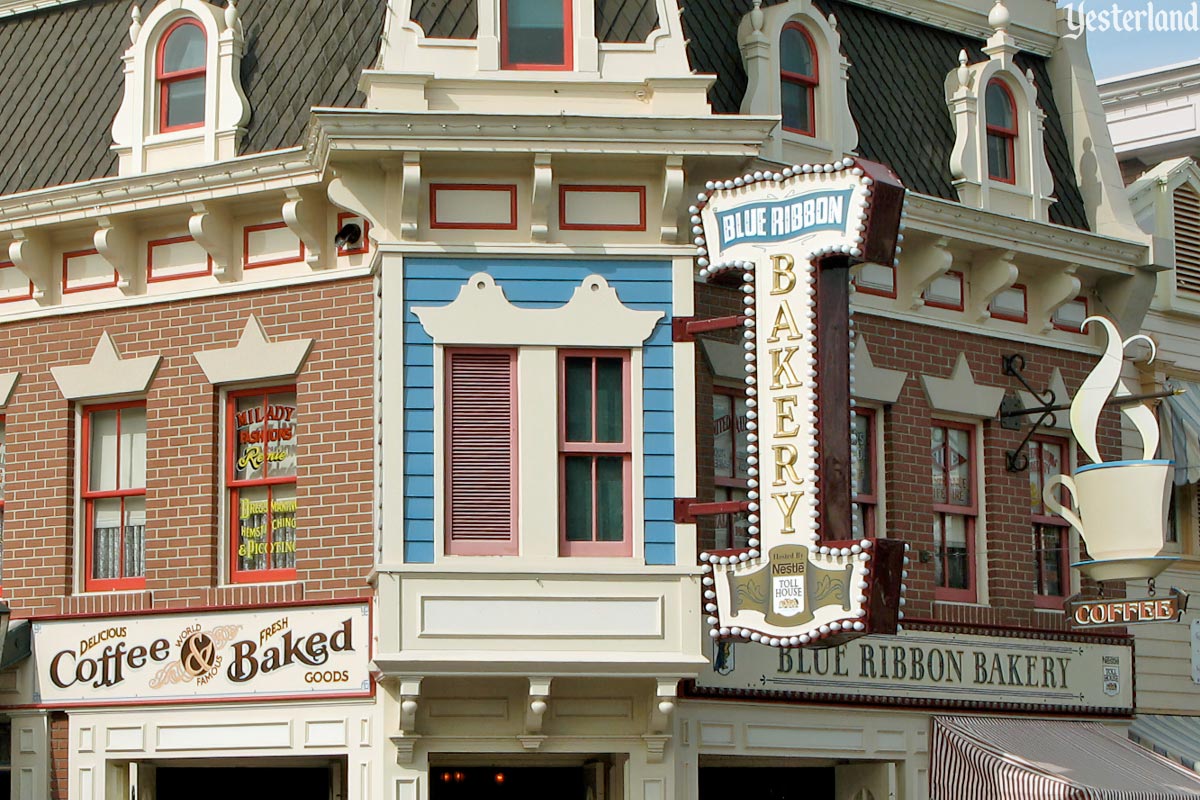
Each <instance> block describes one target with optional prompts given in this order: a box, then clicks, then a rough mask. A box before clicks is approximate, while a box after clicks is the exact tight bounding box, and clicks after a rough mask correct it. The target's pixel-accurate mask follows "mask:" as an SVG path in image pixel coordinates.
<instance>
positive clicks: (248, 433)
mask: <svg viewBox="0 0 1200 800" xmlns="http://www.w3.org/2000/svg"><path fill="white" fill-rule="evenodd" d="M264 417H265V412H264V410H263V396H262V395H260V394H259V395H253V396H251V397H239V398H238V399H237V402H236V404H235V406H234V420H233V422H234V435H235V436H236V437H237V439H236V445H235V447H234V464H233V477H234V479H235V480H239V481H241V480H251V479H254V478H262V477H264V472H263V465H264V464H266V460H267V459H266V451H265V450H264V449H263V438H264V434H263V430H264V426H263V422H264Z"/></svg>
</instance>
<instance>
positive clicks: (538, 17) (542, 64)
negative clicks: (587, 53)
mask: <svg viewBox="0 0 1200 800" xmlns="http://www.w3.org/2000/svg"><path fill="white" fill-rule="evenodd" d="M572 42H573V38H572V34H571V0H501V5H500V65H501V67H503V68H504V69H556V70H557V69H565V70H569V69H571V62H572V59H571V46H572Z"/></svg>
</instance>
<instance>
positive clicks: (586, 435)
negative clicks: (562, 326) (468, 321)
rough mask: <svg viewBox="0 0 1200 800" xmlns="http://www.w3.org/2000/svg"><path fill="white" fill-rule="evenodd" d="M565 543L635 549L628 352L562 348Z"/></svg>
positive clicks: (625, 551)
mask: <svg viewBox="0 0 1200 800" xmlns="http://www.w3.org/2000/svg"><path fill="white" fill-rule="evenodd" d="M558 363H559V426H558V428H559V437H558V441H559V445H558V451H559V459H558V460H559V485H560V491H559V508H560V511H559V514H560V525H561V528H560V530H561V534H560V539H559V547H560V552H561V553H562V555H567V556H605V555H609V556H627V555H630V554H631V553H632V544H633V539H632V530H631V529H632V527H633V524H632V500H631V493H632V482H633V446H632V442H631V438H632V437H631V433H630V424H631V420H630V403H629V397H630V360H629V352H628V351H611V350H595V351H591V350H561V351H559V362H558Z"/></svg>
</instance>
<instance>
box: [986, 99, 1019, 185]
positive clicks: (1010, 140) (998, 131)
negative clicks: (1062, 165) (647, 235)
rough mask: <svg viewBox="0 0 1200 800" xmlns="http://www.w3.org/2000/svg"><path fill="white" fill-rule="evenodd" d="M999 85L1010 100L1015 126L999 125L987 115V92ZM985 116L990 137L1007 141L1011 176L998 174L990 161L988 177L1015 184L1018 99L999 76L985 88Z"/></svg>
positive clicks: (1009, 104)
mask: <svg viewBox="0 0 1200 800" xmlns="http://www.w3.org/2000/svg"><path fill="white" fill-rule="evenodd" d="M993 86H998V87H1000V89H1001V90H1002V91H1003V92H1004V98H1005V99H1006V100H1007V101H1008V108H1009V110H1010V111H1011V112H1012V120H1013V126H1012V127H1011V128H1006V127H1004V126H1003V125H998V124H995V123H993V122H992V120H991V119H990V118H986V117H987V92H988V91H989V90H990V89H991V88H992V87H993ZM984 116H985V122H986V124H987V135H988V137H989V138H990V137H993V136H994V137H996V138H999V139H1003V140H1004V142H1005V148H1004V151H1005V158H1006V160H1007V162H1008V172H1009V175H1010V177H1008V178H1005V177H1002V176H1000V175H997V174H996V173H995V172H993V171H992V164H991V161H990V159H989V161H988V178H989V179H990V180H993V181H999V182H1000V183H1007V184H1015V183H1016V182H1017V136H1018V135H1019V133H1020V132H1019V129H1018V125H1017V100H1016V98H1015V97H1013V93H1012V89H1010V88H1008V84H1007V83H1005V82H1004V81H1002V80H1000V79H999V78H992V79H991V80H990V81H988V85H987V89H985V90H984Z"/></svg>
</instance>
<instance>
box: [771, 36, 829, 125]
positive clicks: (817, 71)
mask: <svg viewBox="0 0 1200 800" xmlns="http://www.w3.org/2000/svg"><path fill="white" fill-rule="evenodd" d="M787 31H799V32H800V34H801V35H802V36H803V37H804V42H805V44H807V45H808V53H809V55H810V56H812V74H811V75H805V74H803V73H800V72H791V71H789V70H785V69H783V68H782V67H780V69H779V81H780V83H781V84H783V83H790V84H792V85H795V86H800V87H803V89H802V91H803V92H804V94H805V97H807V99H808V128H793V127H792V126H790V125H788V124H787V121H786V120H784V121H783V123H782V124H783V129H784V130H785V131H791V132H792V133H799V134H801V135H803V136H816V135H817V86H819V85H820V75H821V62H820V60H819V56H818V55H817V45H816V43H814V42H813V38H812V34H811V33H809V32H808V29H807V28H805V27H804V26H803V25H801V24H800V23H799V22H789V23H787V24H786V25H784V26H783V32H787ZM783 32H781V33H780V42H781V48H780V49H781V50H782V41H783ZM781 91H782V87H781ZM781 99H782V97H781ZM780 106H781V108H780V111H781V112H782V110H783V109H782V102H781V103H780Z"/></svg>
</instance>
